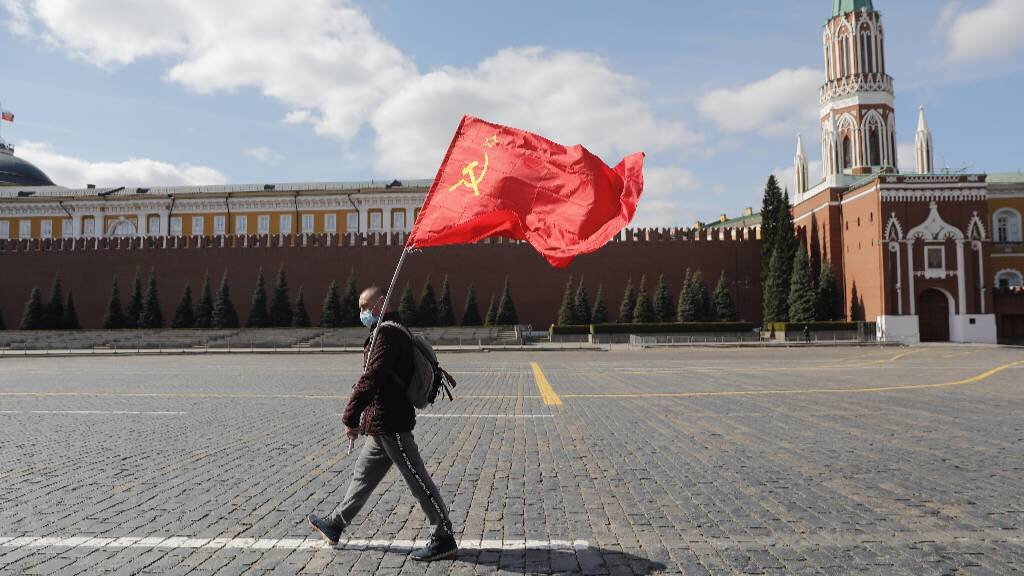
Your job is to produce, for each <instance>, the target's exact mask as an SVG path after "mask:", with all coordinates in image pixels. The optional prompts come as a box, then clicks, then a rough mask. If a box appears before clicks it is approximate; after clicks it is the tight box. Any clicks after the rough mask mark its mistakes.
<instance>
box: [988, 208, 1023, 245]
mask: <svg viewBox="0 0 1024 576" xmlns="http://www.w3.org/2000/svg"><path fill="white" fill-rule="evenodd" d="M1004 220H1005V222H1004ZM992 230H993V234H992V237H993V238H994V239H995V241H996V242H998V243H1018V242H1021V216H1020V212H1018V211H1016V210H1014V209H1013V208H1000V209H999V210H996V212H995V214H993V215H992Z"/></svg>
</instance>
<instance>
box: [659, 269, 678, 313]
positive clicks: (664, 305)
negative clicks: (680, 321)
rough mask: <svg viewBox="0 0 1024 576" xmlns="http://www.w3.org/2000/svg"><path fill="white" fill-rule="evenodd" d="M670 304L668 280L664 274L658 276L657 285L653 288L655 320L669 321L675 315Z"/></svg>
mask: <svg viewBox="0 0 1024 576" xmlns="http://www.w3.org/2000/svg"><path fill="white" fill-rule="evenodd" d="M674 308H675V307H674V306H672V295H671V294H669V293H668V282H667V281H666V280H665V275H664V274H662V275H661V276H659V277H658V287H657V288H655V290H654V319H655V321H656V322H671V321H672V319H673V318H674V317H675V309H674Z"/></svg>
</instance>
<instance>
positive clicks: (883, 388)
mask: <svg viewBox="0 0 1024 576" xmlns="http://www.w3.org/2000/svg"><path fill="white" fill-rule="evenodd" d="M1022 365H1024V360H1019V361H1017V362H1010V363H1009V364H1003V365H1002V366H997V367H995V368H993V369H991V370H988V371H986V372H982V373H981V374H978V375H976V376H971V377H970V378H964V379H963V380H956V381H954V382H940V383H938V384H910V385H907V386H877V387H874V388H811V389H807V390H734V391H723V392H636V393H633V392H625V393H621V394H615V393H612V394H565V397H566V398H700V397H705V396H768V395H783V394H791V395H796V394H864V393H871V392H896V391H900V390H922V389H925V388H952V387H954V386H964V385H967V384H974V383H976V382H981V381H982V380H985V379H986V378H989V377H991V376H994V375H996V374H998V373H1000V372H1002V371H1004V370H1007V369H1009V368H1015V367H1017V366H1022Z"/></svg>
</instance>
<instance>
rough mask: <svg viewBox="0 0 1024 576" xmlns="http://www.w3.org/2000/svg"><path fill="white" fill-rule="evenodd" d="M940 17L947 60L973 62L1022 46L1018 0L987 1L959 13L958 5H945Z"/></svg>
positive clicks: (1022, 7)
mask: <svg viewBox="0 0 1024 576" xmlns="http://www.w3.org/2000/svg"><path fill="white" fill-rule="evenodd" d="M947 8H948V10H947V11H945V12H943V17H944V18H945V19H947V20H948V21H949V22H950V24H949V28H948V29H949V59H950V60H951V61H953V62H960V63H966V62H975V61H978V60H985V59H988V58H997V57H1001V56H1007V55H1010V54H1012V53H1014V52H1016V51H1017V50H1020V49H1021V48H1024V35H1022V34H1021V32H1020V25H1021V22H1024V2H1021V0H991V1H990V2H988V4H986V5H984V6H982V7H980V8H976V9H974V10H968V11H965V12H959V11H958V10H957V8H958V4H957V3H954V4H951V5H950V6H947Z"/></svg>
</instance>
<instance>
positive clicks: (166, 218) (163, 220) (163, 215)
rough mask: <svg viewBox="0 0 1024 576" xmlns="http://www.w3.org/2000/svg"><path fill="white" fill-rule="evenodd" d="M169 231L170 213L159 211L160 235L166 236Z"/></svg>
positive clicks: (168, 211)
mask: <svg viewBox="0 0 1024 576" xmlns="http://www.w3.org/2000/svg"><path fill="white" fill-rule="evenodd" d="M170 231H171V212H170V210H161V211H160V235H161V236H164V237H166V236H168V235H169V234H170Z"/></svg>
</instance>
